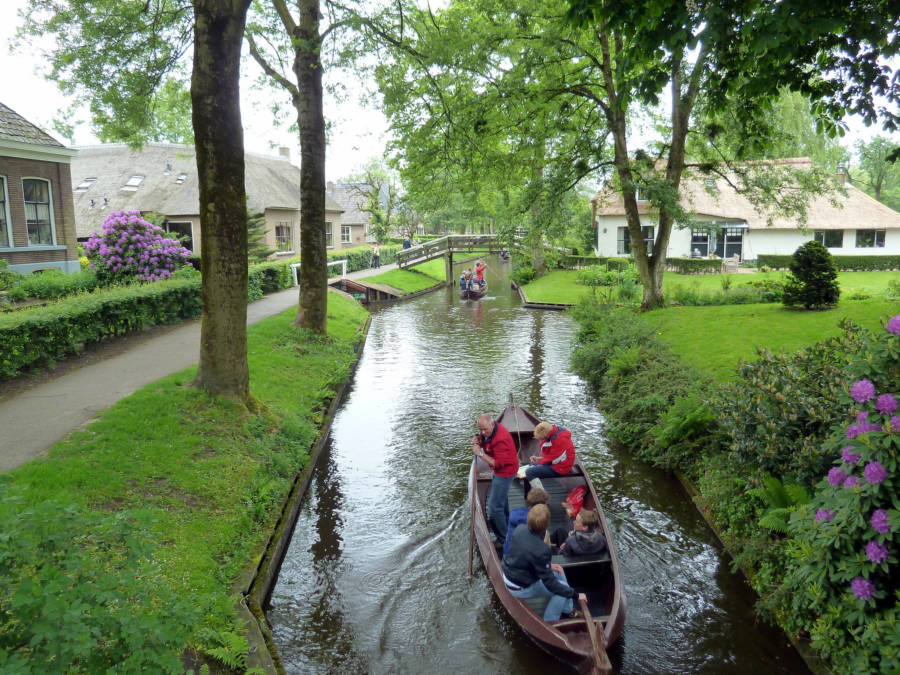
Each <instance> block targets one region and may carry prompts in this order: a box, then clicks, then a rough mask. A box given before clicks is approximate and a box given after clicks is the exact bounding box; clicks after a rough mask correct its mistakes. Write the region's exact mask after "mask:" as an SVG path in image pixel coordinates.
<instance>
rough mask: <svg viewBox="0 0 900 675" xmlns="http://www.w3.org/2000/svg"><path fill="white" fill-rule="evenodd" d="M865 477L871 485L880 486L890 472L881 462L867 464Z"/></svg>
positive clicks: (864, 472)
mask: <svg viewBox="0 0 900 675" xmlns="http://www.w3.org/2000/svg"><path fill="white" fill-rule="evenodd" d="M863 475H865V477H866V480H867V481H869V483H871V484H872V485H878V484H879V483H880V482H882V481H883V480H884V479H885V478H887V477H888V472H887V469H885V468H884V467H883V466H881V464H880V463H879V462H869V463H868V464H866V468H865V470H864V471H863Z"/></svg>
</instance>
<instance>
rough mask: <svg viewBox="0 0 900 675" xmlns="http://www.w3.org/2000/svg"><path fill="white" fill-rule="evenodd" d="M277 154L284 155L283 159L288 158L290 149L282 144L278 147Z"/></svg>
mask: <svg viewBox="0 0 900 675" xmlns="http://www.w3.org/2000/svg"><path fill="white" fill-rule="evenodd" d="M278 156H279V157H284V158H285V159H290V158H291V149H290V148H289V147H288V146H286V145H282V146H281V147H280V148H278Z"/></svg>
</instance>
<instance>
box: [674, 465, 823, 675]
mask: <svg viewBox="0 0 900 675" xmlns="http://www.w3.org/2000/svg"><path fill="white" fill-rule="evenodd" d="M673 473H674V474H675V477H676V478H677V479H678V482H679V483H681V487H683V488H684V491H685V492H687V495H688V497H690V498H691V502H693V504H694V506H695V507H696V508H697V511H699V512H700V515H701V516H703V520H705V521H706V524H707V525H708V526H709V529H710V530H712V532H713V534H715V535H716V539H718V540H719V543H720V544H721V545H722V548H723V549H725V552H726V553H727V554H728V555H729V556H731V559H732V560H735V561H736V560H737V557H736V556H735V555H734V551H732V550H731V549H730V548H729V547H728V544H727V543H726V542H725V539H724V538H723V537H722V533H721V532H720V531H719V528H718V526H717V525H716V523H715V521H714V520H713V519H712V518H711V517H710V515H709V513H708V512H707V511H706V509H705V508H704V506H703V504H702V503H701V495H700V493H699V492H698V491H697V489H696V488H695V487H694V485H693V484H692V483H691V482H690V481H689V480H688V479H687V477H686V476H685V475H684V474H682V473H681V472H680V471H674V472H673ZM738 569H739V570H740V571H741V574H743V575H744V578H745V579H747V583H749V580H750V575H749V574H748V573H747V570H746V568H745V567H744V566H743V565H741V564H739V565H738ZM751 590H753V592H754V593H756V589H753V587H752V586H751ZM775 625H776V627H777V628H778V629H779V630H780V631H781V632H783V633H784V635H785V637H787V639H788V640H790V641H791V644H792V645H793V646H794V649H796V650H797V653H798V654H799V655H800V658H801V659H803V662H804V663H805V664H806V667H807V668H809V670H810V672H812V673H814V674H815V675H827V673H829V670H828V668H826V667H825V664H824V662H823V661H822V659H821V658H820V657H819V655H818V654H816V653H815V652H814V651H813V650H812V648H810V646H809V644H808V643H807V642H801V641H799V640H795V639H794V638H793V637H791V636H790V635H788V633H787V632H786V631H785V630H784V629H783V628H781V626H778V624H775Z"/></svg>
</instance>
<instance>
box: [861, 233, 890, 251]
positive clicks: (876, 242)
mask: <svg viewBox="0 0 900 675" xmlns="http://www.w3.org/2000/svg"><path fill="white" fill-rule="evenodd" d="M884 232H885V231H884V230H857V231H856V248H884Z"/></svg>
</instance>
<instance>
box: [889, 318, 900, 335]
mask: <svg viewBox="0 0 900 675" xmlns="http://www.w3.org/2000/svg"><path fill="white" fill-rule="evenodd" d="M887 332H888V333H893V334H894V335H900V314H898V315H897V316H892V317H891V320H890V321H888V324H887Z"/></svg>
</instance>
